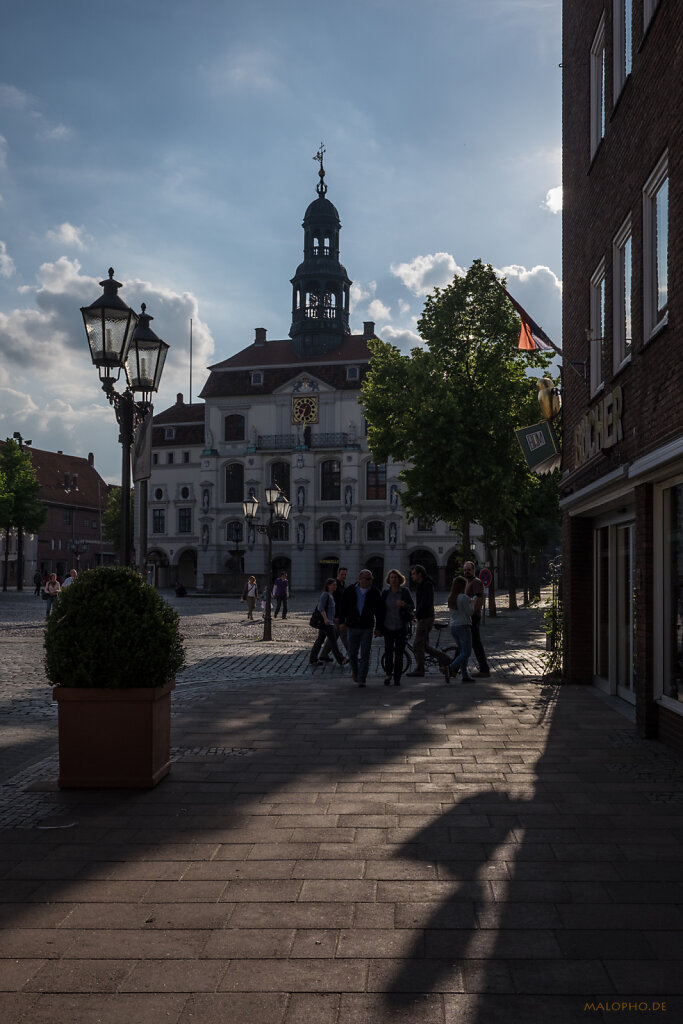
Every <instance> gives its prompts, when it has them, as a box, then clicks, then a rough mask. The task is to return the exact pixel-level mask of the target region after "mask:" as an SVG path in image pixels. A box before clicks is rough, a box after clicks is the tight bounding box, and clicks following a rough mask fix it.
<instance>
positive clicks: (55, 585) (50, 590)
mask: <svg viewBox="0 0 683 1024" xmlns="http://www.w3.org/2000/svg"><path fill="white" fill-rule="evenodd" d="M61 589H62V588H61V585H60V583H59V580H58V579H57V573H56V572H51V573H50V576H49V579H48V581H47V583H46V584H45V593H46V594H47V611H46V612H45V618H47V617H48V615H49V614H50V612H51V611H52V605H53V604H54V600H55V598H56V597H57V594H58V593H59V591H60V590H61Z"/></svg>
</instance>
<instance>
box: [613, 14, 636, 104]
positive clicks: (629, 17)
mask: <svg viewBox="0 0 683 1024" xmlns="http://www.w3.org/2000/svg"><path fill="white" fill-rule="evenodd" d="M612 21H613V27H614V99H615V101H616V98H617V96H618V95H619V93H620V92H621V90H622V89H623V87H624V82H625V81H626V79H627V78H628V76H629V75H630V74H631V67H632V64H633V60H632V55H633V0H614V17H613V19H612Z"/></svg>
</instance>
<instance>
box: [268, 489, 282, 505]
mask: <svg viewBox="0 0 683 1024" xmlns="http://www.w3.org/2000/svg"><path fill="white" fill-rule="evenodd" d="M279 493H280V488H279V487H272V486H271V487H266V501H267V502H268V504H269V505H272V504H274V502H276V501H277V497H278V494H279Z"/></svg>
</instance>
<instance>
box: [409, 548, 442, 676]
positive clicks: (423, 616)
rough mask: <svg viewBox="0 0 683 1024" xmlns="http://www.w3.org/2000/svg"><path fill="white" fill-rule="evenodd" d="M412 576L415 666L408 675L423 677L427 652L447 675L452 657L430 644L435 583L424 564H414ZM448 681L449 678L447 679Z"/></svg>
mask: <svg viewBox="0 0 683 1024" xmlns="http://www.w3.org/2000/svg"><path fill="white" fill-rule="evenodd" d="M410 578H411V580H412V582H413V589H414V591H415V618H416V620H417V625H416V627H415V638H414V639H413V654H414V655H415V668H414V669H413V671H412V672H408V673H406V674H407V675H408V676H414V677H422V676H424V674H425V654H426V653H427V654H430V655H431V656H432V657H433V658H436V660H437V661H438V662H439V665H440V667H441V671H442V672H443V673H444V675H446V673H447V672H448V664H449V661H450V658H449V657H448V655H447V654H444V652H443V651H439V650H437V649H436V647H430V646H429V633H430V631H431V629H432V627H433V625H434V584H433V582H432V580H431V577H429V576H428V575H427V570H426V569H425V567H424V566H423V565H413V566H412V567H411V570H410ZM447 681H448V679H447Z"/></svg>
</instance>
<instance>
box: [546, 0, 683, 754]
mask: <svg viewBox="0 0 683 1024" xmlns="http://www.w3.org/2000/svg"><path fill="white" fill-rule="evenodd" d="M563 15H564V23H563V55H562V56H563V100H562V105H563V196H564V209H563V349H564V414H563V415H564V453H563V466H562V491H563V497H562V509H563V533H564V537H563V548H564V570H565V571H564V578H565V588H564V609H565V623H566V643H567V647H566V670H567V676H568V679H569V681H571V682H579V683H592V684H594V685H596V686H598V687H600V688H601V689H603V690H605V691H607V692H608V693H611V694H614V695H616V696H618V697H621V698H623V699H624V700H625V701H628V702H630V703H631V704H633V705H634V706H635V713H636V720H637V723H638V728H639V731H640V733H641V735H647V736H659V737H661V738H662V739H664V740H665V741H667V742H669V743H671V744H672V745H675V746H677V747H678V748H679V749H681V750H683V406H682V405H680V404H679V401H680V396H681V394H682V393H683V241H682V232H683V201H682V197H681V185H682V182H683V119H682V117H681V109H682V101H683V3H681V2H680V0H585V2H584V3H581V4H577V3H575V2H573V0H565V2H564V4H563Z"/></svg>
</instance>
